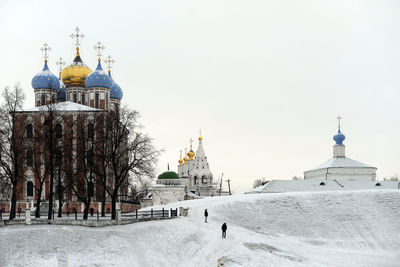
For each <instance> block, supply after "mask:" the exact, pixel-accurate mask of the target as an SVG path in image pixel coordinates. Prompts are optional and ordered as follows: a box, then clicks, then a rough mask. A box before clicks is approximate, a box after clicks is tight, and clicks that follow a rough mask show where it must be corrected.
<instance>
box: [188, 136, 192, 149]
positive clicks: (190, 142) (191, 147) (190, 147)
mask: <svg viewBox="0 0 400 267" xmlns="http://www.w3.org/2000/svg"><path fill="white" fill-rule="evenodd" d="M189 142H190V149H192V144H193V139H192V138H190V140H189Z"/></svg>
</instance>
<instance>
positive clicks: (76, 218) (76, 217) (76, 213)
mask: <svg viewBox="0 0 400 267" xmlns="http://www.w3.org/2000/svg"><path fill="white" fill-rule="evenodd" d="M77 220H78V212H77V210H76V209H75V221H77Z"/></svg>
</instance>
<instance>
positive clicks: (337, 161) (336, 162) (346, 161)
mask: <svg viewBox="0 0 400 267" xmlns="http://www.w3.org/2000/svg"><path fill="white" fill-rule="evenodd" d="M351 167H354V168H374V169H375V167H372V166H369V165H367V164H364V163H361V162H358V161H356V160H354V159H351V158H346V157H344V158H341V157H335V158H331V159H330V160H328V161H326V162H324V163H322V164H320V165H318V166H317V167H315V168H313V169H311V170H309V171H313V170H319V169H325V168H351Z"/></svg>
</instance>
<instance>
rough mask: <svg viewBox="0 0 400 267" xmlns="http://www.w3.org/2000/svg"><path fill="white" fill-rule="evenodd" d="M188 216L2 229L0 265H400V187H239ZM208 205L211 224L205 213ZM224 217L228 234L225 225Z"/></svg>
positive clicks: (194, 204)
mask: <svg viewBox="0 0 400 267" xmlns="http://www.w3.org/2000/svg"><path fill="white" fill-rule="evenodd" d="M182 205H183V206H185V207H190V212H189V216H188V217H184V218H178V219H173V220H165V221H152V222H143V223H136V224H131V225H122V226H111V227H104V228H85V227H73V226H68V227H67V226H54V225H49V226H30V227H25V226H12V227H3V228H0V266H56V249H57V248H64V249H65V248H66V249H67V250H68V252H69V263H70V266H217V260H218V258H222V260H223V262H224V263H225V266H399V265H400V264H399V263H400V192H399V191H397V190H372V191H347V192H313V193H306V192H299V193H282V194H256V195H235V196H230V197H213V198H206V199H200V200H191V201H185V202H179V203H174V204H170V205H168V206H167V207H168V208H169V207H177V206H182ZM205 208H207V209H208V211H209V223H207V224H206V223H204V219H203V212H204V209H205ZM225 221H226V222H227V225H228V231H227V238H226V239H221V230H220V229H221V225H222V223H223V222H225Z"/></svg>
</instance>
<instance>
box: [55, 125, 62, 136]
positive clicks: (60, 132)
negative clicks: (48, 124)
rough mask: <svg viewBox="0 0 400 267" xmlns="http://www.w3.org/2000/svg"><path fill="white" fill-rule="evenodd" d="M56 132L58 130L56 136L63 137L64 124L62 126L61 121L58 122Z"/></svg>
mask: <svg viewBox="0 0 400 267" xmlns="http://www.w3.org/2000/svg"><path fill="white" fill-rule="evenodd" d="M55 132H56V138H61V137H62V126H61V124H59V123H57V124H56V128H55Z"/></svg>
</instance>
